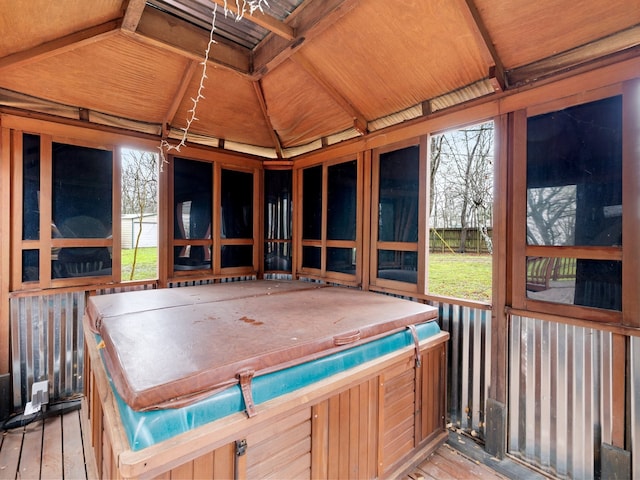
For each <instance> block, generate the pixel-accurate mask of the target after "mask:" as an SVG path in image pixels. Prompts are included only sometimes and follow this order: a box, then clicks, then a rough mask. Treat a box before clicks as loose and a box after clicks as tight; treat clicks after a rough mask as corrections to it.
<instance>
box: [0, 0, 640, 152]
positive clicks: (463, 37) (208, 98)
mask: <svg viewBox="0 0 640 480" xmlns="http://www.w3.org/2000/svg"><path fill="white" fill-rule="evenodd" d="M240 4H242V0H240ZM224 5H225V1H224V0H147V1H145V0H128V1H127V0H92V1H87V0H58V1H53V2H52V1H50V0H14V1H13V2H11V3H10V6H9V5H8V4H6V3H5V4H4V5H3V6H1V7H0V9H1V10H2V12H1V13H2V14H1V15H0V31H1V32H3V33H2V35H1V36H0V107H4V108H5V109H26V110H32V111H37V112H42V113H48V114H53V115H58V116H63V117H67V118H73V119H78V120H83V121H87V122H94V123H98V124H105V125H110V126H117V127H121V128H126V129H130V130H134V131H139V132H145V133H150V134H153V135H158V136H162V137H164V138H168V139H180V138H181V136H182V134H183V131H184V130H182V129H184V128H186V127H187V122H188V121H189V119H190V118H191V116H192V114H191V112H190V110H191V109H192V108H193V105H194V101H193V99H196V98H198V97H199V94H200V95H201V96H202V97H203V98H199V100H198V102H197V108H196V113H195V117H197V119H196V120H194V121H193V122H192V123H191V124H190V126H189V128H188V133H189V136H188V140H189V141H191V142H196V143H203V144H207V145H211V146H214V147H219V148H227V149H234V150H243V151H249V152H252V153H256V154H259V155H262V156H265V157H268V158H276V157H278V158H287V157H292V156H295V155H296V154H298V153H300V152H304V151H308V150H311V149H316V148H321V147H322V146H325V145H330V144H333V143H336V142H339V141H341V140H344V139H348V138H353V137H357V136H361V135H366V134H367V132H371V131H375V130H379V129H381V128H384V127H386V126H389V125H394V124H397V123H400V122H403V121H407V120H411V119H413V118H416V117H421V116H424V115H430V114H432V113H433V112H436V111H439V110H443V109H446V108H449V107H451V106H454V105H458V104H461V103H463V102H467V101H470V100H474V99H477V98H479V97H485V96H489V95H495V94H496V93H499V92H501V91H508V90H513V89H518V88H520V87H523V86H526V85H528V84H531V83H534V82H537V81H540V80H541V79H545V78H549V77H552V76H554V75H559V74H563V73H565V72H567V71H570V70H572V69H576V68H588V66H589V65H590V64H593V62H596V61H600V62H602V61H607V59H615V58H620V57H623V56H628V57H630V56H637V55H640V0H607V1H606V2H604V1H602V0H582V1H579V2H577V1H575V0H536V1H531V0H268V5H266V4H265V3H263V6H264V8H263V10H262V11H260V10H256V11H254V12H253V13H252V14H250V13H249V12H247V13H245V14H244V16H243V18H242V19H240V20H237V19H236V18H234V16H233V11H235V6H236V1H235V0H229V1H228V7H229V9H230V11H229V12H228V13H227V14H226V15H225V8H224ZM214 15H215V21H214ZM212 25H213V26H214V30H213V37H212V38H213V40H215V43H213V44H212V45H211V47H210V49H209V51H208V61H207V62H204V61H203V59H204V58H205V52H206V51H207V46H208V44H209V39H210V30H211V26H212ZM205 66H206V78H203V67H205Z"/></svg>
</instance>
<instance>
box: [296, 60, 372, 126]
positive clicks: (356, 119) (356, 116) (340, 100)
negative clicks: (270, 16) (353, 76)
mask: <svg viewBox="0 0 640 480" xmlns="http://www.w3.org/2000/svg"><path fill="white" fill-rule="evenodd" d="M291 60H293V61H294V62H295V63H297V64H298V65H299V66H300V67H302V68H303V69H304V70H305V72H307V73H308V74H309V75H310V76H311V77H312V78H313V79H314V80H315V81H316V83H317V84H318V85H320V86H321V87H322V89H323V90H324V91H325V92H327V93H328V94H329V96H330V97H331V98H333V100H334V101H335V102H336V103H337V104H338V105H340V108H342V109H343V110H344V111H345V112H347V114H349V116H350V117H351V118H353V128H355V129H356V131H358V132H359V133H360V134H361V135H364V134H366V133H367V119H366V118H365V116H364V115H363V114H362V113H361V112H360V111H359V110H358V109H357V108H356V107H354V106H353V104H352V103H351V102H350V101H349V100H348V99H347V98H345V97H344V95H342V94H341V93H340V92H338V90H336V88H335V87H334V86H333V84H332V83H331V82H330V81H329V80H327V79H326V77H325V76H324V75H322V74H321V73H320V72H319V71H318V69H317V68H316V67H315V65H313V64H312V63H311V62H310V61H309V60H308V59H307V58H306V57H305V56H304V55H302V53H300V52H297V53H295V54H294V55H292V56H291Z"/></svg>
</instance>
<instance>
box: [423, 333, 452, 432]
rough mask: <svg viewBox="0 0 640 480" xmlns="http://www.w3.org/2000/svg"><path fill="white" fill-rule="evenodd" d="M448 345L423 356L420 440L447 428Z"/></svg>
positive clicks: (439, 346)
mask: <svg viewBox="0 0 640 480" xmlns="http://www.w3.org/2000/svg"><path fill="white" fill-rule="evenodd" d="M445 365H446V345H445V344H441V345H438V346H437V347H435V348H433V349H431V350H427V351H425V352H424V353H423V354H422V382H421V383H422V408H421V426H420V428H421V431H420V440H424V439H426V438H428V437H430V436H431V435H432V434H435V433H439V432H442V429H443V428H444V427H445V412H446V410H445V409H446V403H447V402H446V396H445V395H443V394H442V392H445V391H446V389H447V385H446V377H445V374H444V372H445V371H444V366H445Z"/></svg>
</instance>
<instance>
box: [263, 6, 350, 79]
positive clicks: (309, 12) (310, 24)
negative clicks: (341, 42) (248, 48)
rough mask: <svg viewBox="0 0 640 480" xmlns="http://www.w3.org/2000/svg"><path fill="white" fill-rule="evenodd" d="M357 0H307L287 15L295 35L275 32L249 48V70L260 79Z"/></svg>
mask: <svg viewBox="0 0 640 480" xmlns="http://www.w3.org/2000/svg"><path fill="white" fill-rule="evenodd" d="M358 2H359V0H317V1H314V0H307V1H305V2H303V3H302V4H301V5H300V6H299V7H298V8H297V9H295V10H294V11H293V13H292V14H291V15H290V16H289V18H288V19H287V24H288V25H290V26H291V27H292V28H293V29H294V30H295V32H296V38H295V39H293V40H291V41H287V40H285V39H283V38H281V37H278V36H276V35H269V36H268V37H267V38H265V40H264V41H263V42H261V43H260V44H259V45H258V46H257V47H256V48H255V49H254V52H253V74H254V77H255V79H256V80H257V79H260V78H262V77H263V76H264V75H266V73H267V72H268V71H269V70H273V69H274V68H275V67H276V66H277V65H279V64H281V63H282V62H284V61H285V60H287V59H288V58H289V57H290V56H291V55H293V54H294V53H295V52H296V51H297V50H298V49H299V48H300V47H301V46H302V45H303V44H304V42H306V41H309V40H311V39H313V38H315V37H317V36H318V35H320V33H322V32H323V31H324V30H325V29H326V28H328V27H330V26H331V25H333V24H334V23H335V22H337V21H338V20H339V19H340V18H341V17H342V16H343V15H346V14H347V13H348V12H349V11H351V10H352V9H353V8H354V7H355V6H356V5H357V4H358Z"/></svg>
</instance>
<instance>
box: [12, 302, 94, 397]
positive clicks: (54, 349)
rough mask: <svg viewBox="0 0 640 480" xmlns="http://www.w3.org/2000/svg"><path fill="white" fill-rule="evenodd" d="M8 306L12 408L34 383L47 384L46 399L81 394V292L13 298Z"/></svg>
mask: <svg viewBox="0 0 640 480" xmlns="http://www.w3.org/2000/svg"><path fill="white" fill-rule="evenodd" d="M10 307H11V332H12V334H11V352H12V362H13V405H14V408H16V409H21V408H22V407H24V405H26V403H27V402H28V401H29V400H30V397H29V395H30V393H31V392H30V389H31V385H32V384H33V382H34V381H41V380H48V381H49V397H50V400H51V401H55V400H58V399H60V398H64V397H69V396H72V395H74V394H76V393H81V392H82V387H83V374H84V372H83V361H82V359H83V354H84V337H83V333H82V315H83V313H84V307H85V292H73V293H61V294H54V295H43V296H34V297H23V298H13V299H11V301H10Z"/></svg>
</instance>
